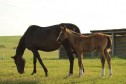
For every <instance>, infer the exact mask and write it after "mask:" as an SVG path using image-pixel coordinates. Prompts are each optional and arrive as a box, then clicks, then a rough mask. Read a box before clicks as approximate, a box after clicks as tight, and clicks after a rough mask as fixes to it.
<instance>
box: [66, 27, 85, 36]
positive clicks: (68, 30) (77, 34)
mask: <svg viewBox="0 0 126 84" xmlns="http://www.w3.org/2000/svg"><path fill="white" fill-rule="evenodd" d="M66 29H67V32H69V33H72V34H74V35H76V36H83V35H81V34H79V33H76V32H74V31H72V30H70V29H68V28H66Z"/></svg>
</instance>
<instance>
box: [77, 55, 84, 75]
mask: <svg viewBox="0 0 126 84" xmlns="http://www.w3.org/2000/svg"><path fill="white" fill-rule="evenodd" d="M82 58H83V54H80V53H78V65H79V76H82V75H83V73H84V67H83V61H82Z"/></svg>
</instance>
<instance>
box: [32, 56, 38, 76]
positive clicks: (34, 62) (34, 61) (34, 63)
mask: <svg viewBox="0 0 126 84" xmlns="http://www.w3.org/2000/svg"><path fill="white" fill-rule="evenodd" d="M33 57H34V58H33V65H34V69H33V72H32V74H31V75H33V74H34V73H36V62H37V59H36V57H35V55H34V56H33Z"/></svg>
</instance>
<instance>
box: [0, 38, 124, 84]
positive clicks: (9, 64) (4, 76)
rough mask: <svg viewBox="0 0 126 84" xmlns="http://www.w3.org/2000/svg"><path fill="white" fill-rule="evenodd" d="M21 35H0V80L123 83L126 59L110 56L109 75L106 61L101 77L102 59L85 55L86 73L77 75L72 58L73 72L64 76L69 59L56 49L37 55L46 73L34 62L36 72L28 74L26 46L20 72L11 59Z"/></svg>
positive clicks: (4, 83) (2, 83)
mask: <svg viewBox="0 0 126 84" xmlns="http://www.w3.org/2000/svg"><path fill="white" fill-rule="evenodd" d="M19 39H20V36H13V37H0V84H126V59H120V58H117V57H113V58H112V69H113V76H112V78H109V77H108V67H107V63H106V65H105V69H106V70H105V73H106V74H105V77H104V78H102V79H100V74H101V63H100V59H98V58H92V59H91V58H90V59H89V58H85V59H83V63H84V66H85V74H84V75H83V76H82V77H78V62H77V59H75V62H74V74H73V76H72V77H70V78H67V79H66V78H65V76H66V75H67V74H68V70H69V61H68V59H59V57H58V51H54V52H48V53H47V52H42V51H40V55H41V57H42V58H43V62H44V64H45V65H46V67H47V68H48V71H49V77H45V74H44V71H43V69H42V68H41V66H40V64H39V62H37V74H35V75H30V74H31V73H32V70H33V63H32V61H33V60H32V59H33V56H32V53H31V52H30V51H28V50H26V51H25V53H24V56H23V57H24V58H25V59H26V66H25V73H24V74H22V75H20V74H19V73H18V72H17V70H16V66H15V64H14V61H13V60H12V59H11V56H14V55H15V48H16V47H17V44H18V41H19Z"/></svg>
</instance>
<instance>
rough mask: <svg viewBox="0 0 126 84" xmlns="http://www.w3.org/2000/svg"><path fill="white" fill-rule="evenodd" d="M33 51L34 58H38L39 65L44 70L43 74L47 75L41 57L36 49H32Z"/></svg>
mask: <svg viewBox="0 0 126 84" xmlns="http://www.w3.org/2000/svg"><path fill="white" fill-rule="evenodd" d="M33 53H34V56H35V57H36V58H38V61H39V63H40V64H41V66H42V67H43V69H44V72H45V76H48V70H47V68H46V67H45V65H44V64H43V61H42V59H41V57H40V55H39V53H38V51H37V50H34V51H33Z"/></svg>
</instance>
